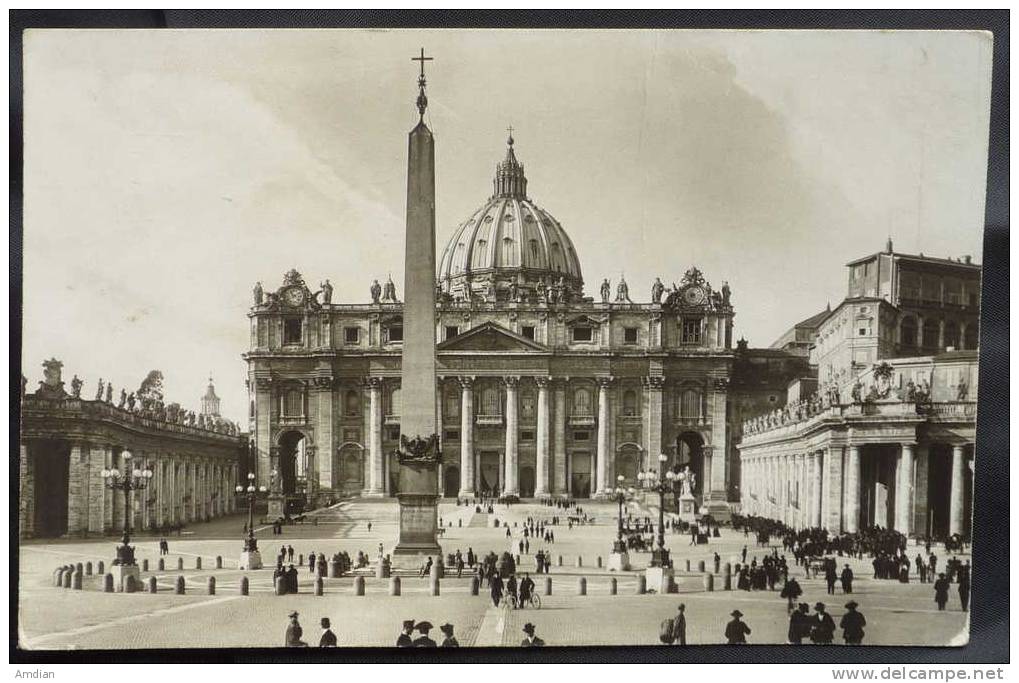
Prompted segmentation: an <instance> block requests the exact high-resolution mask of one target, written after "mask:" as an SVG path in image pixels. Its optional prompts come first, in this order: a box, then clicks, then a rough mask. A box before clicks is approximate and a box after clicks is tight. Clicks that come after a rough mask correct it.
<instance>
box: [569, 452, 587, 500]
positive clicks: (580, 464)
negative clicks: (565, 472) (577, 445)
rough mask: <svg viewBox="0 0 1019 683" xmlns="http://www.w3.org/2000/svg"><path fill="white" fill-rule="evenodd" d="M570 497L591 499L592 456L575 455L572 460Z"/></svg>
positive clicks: (583, 453) (580, 453)
mask: <svg viewBox="0 0 1019 683" xmlns="http://www.w3.org/2000/svg"><path fill="white" fill-rule="evenodd" d="M570 495H571V496H572V497H573V498H590V497H591V454H590V453H587V452H578V453H574V454H573V455H572V457H571V458H570Z"/></svg>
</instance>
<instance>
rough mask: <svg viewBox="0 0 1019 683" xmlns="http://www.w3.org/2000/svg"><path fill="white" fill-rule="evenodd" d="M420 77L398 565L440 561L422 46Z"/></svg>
mask: <svg viewBox="0 0 1019 683" xmlns="http://www.w3.org/2000/svg"><path fill="white" fill-rule="evenodd" d="M413 59H414V61H419V62H420V63H421V75H420V76H419V77H418V98H417V108H418V115H419V118H418V124H417V126H415V127H414V130H412V131H411V132H410V136H409V140H408V158H407V240H406V246H405V260H404V280H403V288H404V291H405V292H406V294H405V296H404V305H403V360H402V369H401V388H400V396H401V401H400V405H401V411H400V412H401V415H400V448H399V449H397V453H396V456H397V460H398V462H399V464H400V469H399V489H400V490H399V493H398V494H397V497H398V498H399V501H400V539H399V541H398V542H397V545H396V548H395V549H394V550H393V555H394V558H393V561H394V564H397V565H404V566H407V565H413V566H415V567H417V566H419V564H418V563H420V562H423V561H424V556H431V557H432V559H433V561H435V562H436V563H438V560H439V555H440V554H441V552H442V550H441V548H440V547H439V543H438V540H437V539H438V509H437V502H438V491H439V487H438V483H439V482H438V465H439V461H440V459H441V457H442V456H441V453H440V452H439V438H438V434H436V415H437V411H436V405H435V403H436V396H435V140H434V139H433V137H432V132H431V131H430V130H428V126H426V125H425V109H426V108H427V107H428V98H427V97H426V96H425V62H426V61H430V60H431V59H432V58H431V57H425V51H424V49H422V50H421V56H420V57H414V58H413Z"/></svg>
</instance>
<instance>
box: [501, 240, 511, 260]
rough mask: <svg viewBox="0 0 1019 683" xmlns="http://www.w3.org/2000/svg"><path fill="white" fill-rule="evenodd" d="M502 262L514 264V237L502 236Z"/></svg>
mask: <svg viewBox="0 0 1019 683" xmlns="http://www.w3.org/2000/svg"><path fill="white" fill-rule="evenodd" d="M502 264H503V265H504V266H508V265H512V264H513V238H512V237H509V236H507V237H503V238H502Z"/></svg>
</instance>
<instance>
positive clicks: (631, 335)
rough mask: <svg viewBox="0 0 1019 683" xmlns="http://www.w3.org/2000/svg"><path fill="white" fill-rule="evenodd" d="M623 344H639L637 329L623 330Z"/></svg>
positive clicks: (628, 328)
mask: <svg viewBox="0 0 1019 683" xmlns="http://www.w3.org/2000/svg"><path fill="white" fill-rule="evenodd" d="M623 343H624V344H636V343H637V328H636V327H627V328H625V329H624V330H623Z"/></svg>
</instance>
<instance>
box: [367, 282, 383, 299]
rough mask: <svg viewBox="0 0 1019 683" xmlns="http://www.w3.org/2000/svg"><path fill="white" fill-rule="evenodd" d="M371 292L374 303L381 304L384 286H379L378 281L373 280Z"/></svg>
mask: <svg viewBox="0 0 1019 683" xmlns="http://www.w3.org/2000/svg"><path fill="white" fill-rule="evenodd" d="M370 292H371V296H372V303H373V304H377V303H378V302H379V297H380V296H382V285H380V284H379V281H378V280H372V286H371V289H370Z"/></svg>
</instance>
